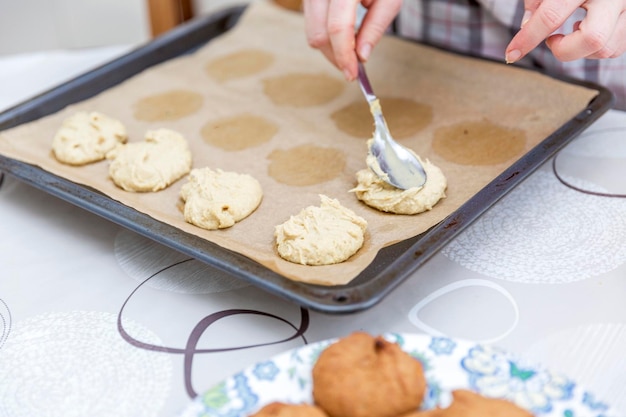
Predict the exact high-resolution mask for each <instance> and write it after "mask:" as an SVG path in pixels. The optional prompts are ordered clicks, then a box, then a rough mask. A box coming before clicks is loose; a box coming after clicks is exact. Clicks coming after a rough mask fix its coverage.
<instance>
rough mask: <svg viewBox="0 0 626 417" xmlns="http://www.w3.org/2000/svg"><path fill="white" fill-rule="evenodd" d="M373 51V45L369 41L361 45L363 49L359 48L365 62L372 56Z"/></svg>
mask: <svg viewBox="0 0 626 417" xmlns="http://www.w3.org/2000/svg"><path fill="white" fill-rule="evenodd" d="M371 53H372V45H370V44H369V43H366V44H363V46H361V49H359V58H361V61H363V62H365V61H367V59H368V58H369V57H370V54H371Z"/></svg>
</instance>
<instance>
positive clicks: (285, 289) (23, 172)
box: [0, 6, 613, 314]
mask: <svg viewBox="0 0 626 417" xmlns="http://www.w3.org/2000/svg"><path fill="white" fill-rule="evenodd" d="M244 8H245V7H244V6H240V7H234V8H228V9H224V10H222V11H220V12H217V13H215V14H212V15H210V16H207V17H205V18H202V19H196V20H192V21H191V22H189V23H187V24H184V25H181V26H179V27H177V28H176V29H174V30H172V31H170V32H168V33H167V34H165V35H163V36H161V37H159V38H156V39H155V40H153V41H151V42H150V43H148V44H146V45H145V46H142V47H140V48H138V49H136V50H134V51H131V52H130V53H128V54H126V55H124V56H122V57H120V58H118V59H115V60H114V61H112V62H110V63H107V64H105V65H103V66H101V67H98V68H96V69H94V70H92V71H90V72H88V73H85V74H84V75H82V76H79V77H77V78H75V79H73V80H71V81H69V82H67V83H64V84H62V85H60V86H58V87H56V88H54V89H52V90H50V91H47V92H45V93H43V94H41V95H39V96H36V97H34V98H32V99H30V100H28V101H26V102H24V103H22V104H19V105H17V106H15V107H13V108H10V109H8V110H6V111H5V112H3V113H2V114H0V130H5V129H8V128H11V127H14V126H17V125H20V124H23V123H27V122H30V121H33V120H36V119H39V118H41V117H43V116H46V115H48V114H51V113H54V112H56V111H59V110H61V109H62V108H64V107H66V106H67V105H69V104H71V103H75V102H78V101H82V100H85V99H87V98H90V97H92V96H94V95H96V94H98V93H100V92H102V91H104V90H106V89H108V88H110V87H113V86H114V85H117V84H119V83H121V82H122V81H124V80H126V79H127V78H130V77H132V76H133V75H135V74H137V73H139V72H141V71H142V70H144V69H146V68H148V67H150V66H153V65H155V64H158V63H161V62H163V61H166V60H168V59H171V58H174V57H176V56H179V55H182V54H186V53H189V52H191V51H194V50H195V49H197V48H198V47H200V46H202V45H204V44H206V43H207V42H210V40H211V39H213V38H216V37H218V36H220V35H221V34H223V33H225V32H226V31H228V30H229V29H231V28H232V27H233V26H234V25H235V24H236V22H237V20H238V19H239V17H240V16H241V14H242V12H243V11H244ZM566 81H568V82H571V83H573V84H578V85H582V86H585V87H588V88H592V89H595V90H597V91H598V95H597V96H596V97H595V98H594V99H593V100H592V102H590V103H589V105H588V106H587V107H586V108H585V109H583V110H582V111H581V112H580V113H579V114H578V115H577V116H575V117H574V118H572V119H571V120H570V121H569V122H567V123H566V124H565V125H563V126H561V127H560V128H559V129H558V130H556V131H555V132H553V134H551V135H550V136H548V137H547V138H545V140H543V141H542V142H541V143H540V144H539V145H537V146H536V147H535V148H533V149H532V150H531V151H530V152H529V153H527V154H526V155H524V156H523V157H522V158H521V159H519V160H518V161H516V162H515V163H514V164H513V165H511V166H510V167H509V168H508V169H506V170H505V171H504V172H503V173H502V174H501V175H499V176H498V177H497V178H495V179H494V180H493V181H492V182H491V183H489V184H488V185H487V186H485V187H484V188H483V189H481V190H480V191H479V192H478V193H477V194H475V195H474V196H473V197H472V198H470V199H469V200H468V201H467V202H465V203H464V204H463V205H462V206H461V207H459V208H458V209H457V210H456V211H455V212H453V213H452V214H451V215H449V216H448V217H447V218H445V219H444V220H443V221H442V222H440V223H439V224H437V225H436V226H434V227H432V228H431V229H430V230H428V231H427V232H425V233H423V234H421V235H419V236H416V237H413V238H411V239H407V240H405V241H403V242H400V243H397V244H395V245H393V246H390V247H387V248H385V249H383V250H381V251H380V252H379V254H378V255H377V257H376V258H375V259H374V261H373V262H372V263H371V264H370V265H369V266H368V267H367V268H366V269H365V270H364V271H363V272H362V273H361V274H359V275H358V276H357V277H356V278H355V279H354V280H353V281H351V282H350V283H348V284H346V285H341V286H333V287H327V286H320V285H312V284H306V283H302V282H296V281H292V280H289V279H287V278H285V277H283V276H281V275H279V274H277V273H275V272H273V271H271V270H269V269H267V268H265V267H264V266H262V265H260V264H258V263H256V262H254V261H252V260H251V259H249V258H247V257H245V256H243V255H240V254H238V253H235V252H232V251H230V250H226V249H224V248H222V247H220V246H218V245H216V244H213V243H211V242H209V241H206V240H204V239H201V238H199V237H197V236H194V235H191V234H188V233H186V232H183V231H181V230H180V229H178V228H175V227H174V226H171V225H168V224H165V223H162V222H160V221H157V220H154V219H153V218H151V217H150V216H148V215H145V214H143V213H141V212H138V211H136V210H135V209H132V208H130V207H128V206H125V205H123V204H121V203H119V202H117V201H114V200H112V199H111V198H109V197H108V196H106V195H104V194H102V193H100V192H99V191H97V190H94V189H92V188H90V187H85V186H83V185H79V184H76V183H74V182H72V181H69V180H67V179H64V178H61V177H59V176H56V175H54V174H51V173H49V172H47V171H45V170H43V169H41V168H38V167H36V166H33V165H30V164H26V163H22V162H20V161H16V160H14V159H11V158H7V157H4V156H2V155H0V170H1V171H3V172H5V173H7V174H9V175H12V176H14V177H16V178H18V179H20V180H22V181H24V182H26V183H28V184H30V185H32V186H34V187H36V188H39V189H41V190H43V191H46V192H48V193H50V194H53V195H55V196H57V197H60V198H62V199H64V200H66V201H68V202H70V203H73V204H75V205H77V206H79V207H82V208H84V209H86V210H88V211H91V212H93V213H96V214H98V215H100V216H102V217H104V218H106V219H109V220H111V221H113V222H115V223H117V224H119V225H121V226H124V227H127V228H128V229H131V230H133V231H135V232H137V233H139V234H141V235H143V236H146V237H148V238H150V239H153V240H155V241H157V242H160V243H162V244H164V245H166V246H168V247H171V248H173V249H175V250H178V251H180V252H182V253H184V254H187V255H189V256H191V257H193V258H196V259H198V260H200V261H203V262H205V263H207V264H209V265H211V266H213V267H215V268H218V269H220V270H223V271H225V272H227V273H229V274H231V275H232V276H233V277H234V279H243V280H246V281H248V282H250V283H251V284H254V285H256V286H258V287H260V288H262V289H264V290H266V291H269V292H271V293H273V294H276V295H278V296H281V297H283V298H285V299H287V300H289V301H292V302H295V303H297V304H299V305H301V306H303V307H305V308H310V309H313V310H316V311H320V312H323V313H329V314H341V313H354V312H358V311H362V310H364V309H367V308H369V307H372V306H373V305H375V304H377V303H378V302H379V301H381V300H382V299H383V298H384V297H385V296H386V295H387V294H389V293H390V292H391V291H392V290H393V289H394V288H396V287H397V286H398V285H399V284H400V283H401V282H402V281H404V280H405V279H406V278H408V277H409V276H410V275H411V274H412V273H413V272H414V271H416V270H417V269H418V268H419V267H420V266H422V265H423V264H424V263H425V262H426V261H427V260H428V259H429V258H430V257H431V256H432V255H433V254H435V253H436V252H437V251H439V250H440V249H441V248H442V247H443V246H444V245H445V244H446V243H448V242H449V241H450V240H452V239H453V238H454V237H455V236H456V235H457V234H458V233H460V232H461V231H462V230H463V229H465V228H466V227H467V226H469V225H470V224H471V223H472V222H473V221H474V220H476V219H477V218H478V217H479V216H480V215H481V214H482V213H484V212H485V211H486V210H487V209H489V208H490V207H491V206H492V205H493V204H494V203H496V202H497V201H498V200H499V199H500V198H502V197H503V196H504V195H505V194H506V193H507V192H509V191H510V190H512V189H513V188H514V187H515V186H516V185H518V184H519V183H520V182H521V181H523V180H524V179H525V178H526V177H528V176H529V175H530V174H531V173H532V172H533V171H535V170H536V169H537V168H538V167H540V166H541V165H542V164H543V163H544V162H545V161H547V160H548V159H549V158H550V157H552V156H553V155H554V154H555V153H556V152H557V151H558V150H559V149H561V148H562V147H563V146H565V145H566V144H567V143H568V142H569V141H571V139H573V138H574V137H575V136H576V135H578V134H579V133H580V132H582V131H583V130H584V129H585V128H586V127H587V126H589V125H590V124H591V123H593V122H594V121H595V120H596V119H597V118H599V117H600V116H601V115H602V114H603V113H604V112H606V111H607V110H608V109H609V108H610V107H611V105H612V103H613V96H612V94H611V93H610V92H609V91H608V90H607V89H605V88H603V87H601V86H598V85H595V84H592V83H586V82H580V81H576V80H571V79H566Z"/></svg>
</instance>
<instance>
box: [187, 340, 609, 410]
mask: <svg viewBox="0 0 626 417" xmlns="http://www.w3.org/2000/svg"><path fill="white" fill-rule="evenodd" d="M384 337H385V338H386V339H387V340H389V341H392V342H396V343H398V344H399V345H400V346H401V347H402V349H403V350H404V351H406V352H408V353H409V354H411V355H412V356H414V357H415V358H417V359H419V360H420V361H421V362H422V364H423V365H424V372H425V374H426V379H427V381H428V390H427V393H426V396H425V399H424V402H423V405H422V408H423V409H429V408H432V407H434V406H435V405H437V404H439V405H441V406H446V405H447V404H448V403H449V400H450V392H451V391H452V390H454V389H459V388H463V389H469V390H472V391H475V392H478V393H480V394H482V395H484V396H487V397H497V398H506V399H509V400H511V401H513V402H514V403H516V404H518V405H519V406H520V407H523V408H526V409H527V410H529V411H530V412H532V413H533V414H534V415H536V416H542V417H543V416H549V417H557V416H558V417H613V416H615V415H617V414H616V413H615V412H614V411H612V410H611V409H610V407H609V406H608V405H607V404H605V403H603V402H600V401H597V400H596V398H595V397H594V396H593V394H591V393H590V392H588V391H586V390H585V389H584V388H583V387H581V386H579V385H578V384H577V383H576V382H574V381H572V380H571V379H569V378H567V377H565V376H562V375H557V374H555V373H552V372H550V371H548V370H545V369H540V368H538V367H536V366H533V365H532V364H528V363H525V362H524V361H523V360H521V359H518V358H514V357H513V356H512V355H510V354H508V353H506V352H504V351H502V350H500V349H498V348H495V347H493V346H486V345H479V344H475V343H471V342H467V341H463V340H457V339H450V338H445V337H432V336H427V335H418V334H397V333H389V334H385V335H384ZM334 341H335V340H334V339H333V340H326V341H323V342H318V343H313V344H309V345H306V346H303V347H300V348H297V349H293V350H290V351H288V352H285V353H282V354H279V355H277V356H275V357H273V358H271V359H269V360H267V361H264V362H259V363H257V364H255V365H253V366H251V367H249V368H247V369H245V370H243V371H241V372H239V373H237V374H235V375H233V376H231V377H230V378H228V379H226V380H224V381H222V382H221V383H219V384H217V385H215V386H214V387H213V388H211V389H209V390H208V391H206V392H205V393H204V394H202V395H199V396H198V397H196V398H195V399H194V401H193V402H192V403H191V404H190V405H189V406H188V407H187V408H186V409H185V410H184V412H183V413H182V415H181V417H244V416H248V415H250V414H252V413H254V412H256V411H257V410H258V409H259V408H261V407H262V406H263V405H265V404H268V403H270V402H272V401H283V402H288V403H302V402H306V403H312V395H311V390H312V380H311V369H312V366H313V364H314V363H315V361H316V360H317V357H318V355H319V353H320V352H321V351H322V350H323V349H324V348H325V347H326V346H328V345H329V344H330V343H332V342H334Z"/></svg>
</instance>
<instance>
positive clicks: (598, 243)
mask: <svg viewBox="0 0 626 417" xmlns="http://www.w3.org/2000/svg"><path fill="white" fill-rule="evenodd" d="M124 50H126V48H125V47H121V48H103V49H98V50H88V51H74V52H67V51H57V52H49V53H41V54H32V55H24V56H15V57H5V58H0V79H2V80H4V83H3V88H2V89H0V107H2V108H7V107H9V106H10V105H12V104H16V103H18V102H20V101H22V100H23V99H26V98H28V97H29V96H31V95H33V94H35V93H37V92H39V91H42V90H44V89H47V88H49V87H51V86H52V85H54V84H56V83H58V82H60V81H62V80H64V79H67V78H69V77H70V76H72V75H75V74H77V73H79V72H81V71H83V70H85V69H87V68H89V67H90V66H92V65H94V64H96V63H98V62H102V61H104V60H107V59H109V58H110V57H112V56H115V55H117V54H119V53H121V52H122V51H124ZM8 80H10V82H7V81H8ZM625 134H626V114H624V113H622V112H617V111H610V112H609V113H607V114H606V115H604V116H603V117H602V118H601V119H600V120H599V121H598V122H596V123H595V124H593V125H592V126H591V127H590V128H589V129H588V130H587V131H586V132H585V133H583V134H582V135H581V136H579V137H578V138H577V139H575V140H574V142H572V143H571V144H570V145H568V146H567V147H566V148H565V149H564V150H563V151H561V152H560V153H559V154H558V155H557V157H556V158H555V159H553V160H551V161H550V162H548V163H547V164H546V165H545V166H543V167H542V168H541V169H539V170H538V171H537V172H536V173H534V174H533V175H532V176H531V177H530V178H529V179H528V180H526V181H524V183H522V184H521V185H520V186H519V187H518V188H516V189H515V190H514V191H513V192H511V193H510V194H509V195H508V196H506V197H505V198H504V199H503V200H501V201H500V202H499V203H498V204H497V205H496V206H495V207H493V208H492V209H491V210H489V211H488V212H487V213H486V214H485V215H484V216H482V217H481V218H480V219H479V220H478V221H477V222H476V223H475V224H473V225H472V226H471V227H470V228H469V229H468V230H466V231H465V232H464V233H462V234H461V235H460V236H458V238H456V239H455V240H454V241H453V242H451V243H450V244H449V245H448V246H447V247H445V248H444V249H443V250H442V251H441V252H440V253H438V254H437V255H436V256H435V257H434V258H432V259H431V260H430V261H429V262H428V263H427V264H426V265H425V266H423V267H422V268H420V269H419V270H418V271H417V272H416V273H414V274H413V276H412V277H411V278H410V279H408V280H407V281H406V282H405V283H403V284H402V285H401V286H400V287H399V288H398V289H396V290H395V291H394V292H393V293H392V294H391V295H390V296H388V297H387V298H386V299H385V300H383V302H381V303H380V304H379V305H377V306H375V307H373V308H371V309H369V310H367V311H364V312H361V313H358V314H351V315H345V316H331V315H324V314H320V313H316V312H311V311H306V310H304V309H301V308H299V307H298V306H296V305H293V304H290V303H288V302H285V301H283V300H282V299H279V298H276V297H274V296H272V295H269V294H267V293H265V292H263V291H261V290H258V289H256V288H254V287H251V286H249V285H247V284H245V283H242V282H239V281H236V280H232V279H230V278H229V277H227V276H224V275H222V274H221V273H220V272H218V271H215V270H213V269H212V268H210V267H208V266H206V265H204V264H202V263H199V262H198V261H195V260H192V259H189V258H187V257H185V256H182V255H180V254H179V253H177V252H174V251H172V250H170V249H168V248H165V247H163V246H161V245H159V244H156V243H154V242H151V241H149V240H147V239H145V238H143V237H141V236H139V235H137V234H135V233H133V232H130V231H128V230H126V229H123V228H121V227H118V226H117V225H114V224H112V223H110V222H109V221H106V220H104V219H102V218H100V217H98V216H96V215H93V214H91V213H89V212H86V211H84V210H82V209H79V208H77V207H74V206H72V205H70V204H68V203H66V202H64V201H62V200H60V199H57V198H55V197H52V196H50V195H48V194H46V193H44V192H41V191H38V190H36V189H34V188H31V187H29V186H27V185H25V184H23V183H21V182H19V181H17V180H16V179H14V178H12V177H10V176H7V175H3V176H2V181H1V182H0V236H2V238H1V240H0V265H1V271H2V272H1V278H0V375H2V377H1V378H0V416H35V415H36V416H63V417H69V416H85V415H90V416H94V417H100V416H116V417H124V416H129V417H131V416H132V417H137V416H173V415H177V414H179V413H180V412H182V410H183V409H185V408H186V407H187V405H188V404H189V403H190V402H191V400H192V398H193V397H195V396H196V395H197V394H200V393H203V392H205V391H206V390H207V389H209V388H210V387H212V386H213V385H214V384H216V383H217V382H219V381H221V380H223V379H224V378H226V377H228V376H230V375H232V374H233V373H235V372H238V371H240V370H242V369H243V368H245V367H247V366H249V365H252V364H254V363H257V362H259V361H263V360H265V359H267V358H269V357H272V356H274V355H276V354H278V353H281V352H284V351H286V350H289V349H292V348H296V347H300V346H303V345H305V344H308V343H312V342H316V341H321V340H325V339H328V338H333V337H338V336H343V335H346V334H348V333H350V332H352V331H355V330H359V329H363V330H367V331H369V332H371V333H374V334H378V333H386V332H398V333H417V334H428V335H433V336H445V337H449V338H454V339H459V340H465V341H473V342H480V343H482V344H484V345H486V346H497V347H501V348H503V349H505V350H506V351H508V352H511V353H513V354H515V355H518V356H519V357H521V358H523V359H524V360H527V361H529V362H532V363H536V364H540V365H541V366H545V367H547V368H549V369H551V370H553V371H556V372H560V373H563V374H565V375H567V376H568V377H570V378H571V379H572V380H573V381H576V382H577V383H578V384H582V385H584V386H585V387H586V388H587V389H588V390H589V391H590V392H592V393H593V396H592V397H590V398H589V400H588V401H589V402H595V403H596V404H597V406H596V409H597V410H599V411H598V413H597V414H596V415H602V410H603V407H604V404H610V405H611V406H613V407H614V408H615V409H616V410H619V411H620V412H621V414H623V415H626V354H624V352H626V308H625V307H624V306H625V302H624V298H625V297H626V200H625V199H624V195H625V194H626V182H625V181H624V180H623V178H624V175H625V174H626V168H625V167H626V140H624V138H625V137H626V136H625ZM522 379H523V378H522ZM522 379H520V381H522ZM522 382H523V381H522Z"/></svg>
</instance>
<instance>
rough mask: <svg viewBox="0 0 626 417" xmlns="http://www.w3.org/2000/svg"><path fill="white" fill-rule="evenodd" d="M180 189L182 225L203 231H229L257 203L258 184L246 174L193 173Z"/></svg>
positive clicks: (246, 215)
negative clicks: (188, 224)
mask: <svg viewBox="0 0 626 417" xmlns="http://www.w3.org/2000/svg"><path fill="white" fill-rule="evenodd" d="M188 180H189V181H188V182H187V183H186V184H185V185H183V186H182V188H181V190H180V197H181V198H182V199H183V201H184V202H185V207H184V210H183V213H184V216H185V221H186V222H188V223H191V224H193V225H196V226H198V227H201V228H203V229H208V230H215V229H224V228H227V227H231V226H232V225H234V224H235V223H236V222H238V221H240V220H243V219H245V218H246V217H248V216H249V215H250V214H251V213H252V212H253V211H254V210H256V208H257V207H258V206H259V204H260V203H261V199H262V198H263V190H262V189H261V184H259V182H258V181H257V180H256V179H255V178H253V177H251V176H250V175H246V174H238V173H236V172H224V171H222V170H221V169H216V170H212V169H210V168H202V169H194V170H192V171H191V173H190V174H189V177H188Z"/></svg>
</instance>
